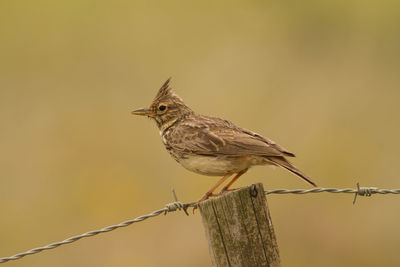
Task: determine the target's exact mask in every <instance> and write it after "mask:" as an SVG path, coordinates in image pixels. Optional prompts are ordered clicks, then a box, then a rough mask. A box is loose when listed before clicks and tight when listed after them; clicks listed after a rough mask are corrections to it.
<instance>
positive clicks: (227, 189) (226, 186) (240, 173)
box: [218, 169, 248, 195]
mask: <svg viewBox="0 0 400 267" xmlns="http://www.w3.org/2000/svg"><path fill="white" fill-rule="evenodd" d="M247 170H248V169H244V170H243V171H240V172H238V173H237V174H236V175H235V177H233V178H232V180H231V181H230V182H229V183H228V184H227V185H225V186H224V187H223V188H222V190H221V192H219V193H218V195H222V194H223V193H225V192H227V191H234V190H236V189H229V187H231V185H232V184H233V183H234V182H236V180H237V179H239V177H240V176H242V175H243V174H245V172H247Z"/></svg>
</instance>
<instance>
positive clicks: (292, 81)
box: [0, 0, 400, 267]
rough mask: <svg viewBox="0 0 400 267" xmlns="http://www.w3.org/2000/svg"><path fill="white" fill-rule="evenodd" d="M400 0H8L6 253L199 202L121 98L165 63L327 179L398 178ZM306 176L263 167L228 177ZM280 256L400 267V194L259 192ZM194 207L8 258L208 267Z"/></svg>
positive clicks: (144, 87)
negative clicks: (175, 197)
mask: <svg viewBox="0 0 400 267" xmlns="http://www.w3.org/2000/svg"><path fill="white" fill-rule="evenodd" d="M399 30H400V4H399V2H398V1H287V2H282V1H49V0H40V1H39V0H38V1H1V3H0V124H1V131H0V182H1V185H0V205H1V206H0V209H1V220H0V257H5V256H11V255H13V254H15V253H18V252H22V251H25V250H28V249H31V248H33V247H38V246H42V245H46V244H48V243H50V242H54V241H60V240H63V239H64V238H67V237H69V236H71V235H75V234H80V233H83V232H85V231H89V230H95V229H99V228H101V227H104V226H107V225H111V224H115V223H118V222H120V221H123V220H126V219H130V218H134V217H137V216H139V215H142V214H145V213H148V212H150V211H153V210H155V209H159V208H162V207H163V205H164V204H165V203H168V202H172V201H173V198H172V193H171V189H172V188H175V190H176V191H177V193H178V196H179V198H180V200H181V201H184V202H187V201H193V200H196V199H198V198H199V197H200V196H201V195H202V194H203V193H204V192H205V191H206V190H207V189H209V187H211V186H212V185H213V184H214V183H215V182H216V181H217V179H218V178H217V177H207V176H201V175H198V174H194V173H191V172H188V171H187V170H185V169H184V168H182V167H181V166H179V165H178V164H176V163H175V161H174V160H173V159H172V158H170V156H169V155H168V153H167V152H166V151H165V149H164V147H163V144H162V142H161V140H160V137H159V134H158V130H157V129H156V126H155V124H154V123H153V122H152V121H150V120H148V119H145V118H140V117H134V116H132V115H130V111H131V110H132V109H134V108H140V107H145V106H148V105H149V104H150V102H151V101H152V99H153V97H154V96H155V94H156V92H157V90H158V88H159V87H160V86H161V84H162V83H163V82H164V81H165V80H166V78H168V77H169V76H172V77H173V80H172V87H173V88H174V90H175V92H176V93H177V94H178V95H180V96H181V97H182V98H183V99H184V100H185V101H186V103H187V104H188V105H189V106H190V107H192V108H193V109H194V110H195V111H197V112H199V113H203V114H208V115H215V116H219V117H224V118H227V119H229V120H231V121H233V122H234V123H236V124H238V125H240V126H242V127H245V128H248V129H251V130H253V131H256V132H259V133H260V134H263V135H265V136H268V137H270V138H271V139H272V140H274V141H276V142H277V143H279V144H281V145H283V146H284V147H286V148H287V149H289V150H290V151H293V152H294V153H296V155H297V158H296V159H294V163H295V165H297V166H298V167H299V168H300V169H302V170H303V171H304V172H305V173H307V174H308V175H310V176H311V177H312V179H313V180H314V181H315V182H316V183H317V184H318V185H319V186H321V187H338V188H343V187H355V184H356V182H360V183H361V185H363V186H376V187H379V188H399V187H400V181H399V175H398V164H399V163H398V159H399V156H398V153H399V152H398V151H399V150H400V141H399V136H400V125H399V115H400V104H399V102H400V101H399V100H400V75H399V74H400V63H399V62H400V52H399V51H400V50H399V47H400V34H399V32H400V31H399ZM255 182H263V183H264V186H265V188H266V189H275V188H293V189H294V188H309V185H308V184H306V183H305V182H303V181H302V180H301V179H299V178H297V177H295V176H294V175H292V174H290V173H289V172H287V171H285V170H283V169H275V170H272V169H270V168H266V167H256V168H254V169H252V170H251V171H250V172H249V173H247V174H246V175H245V176H243V177H242V178H241V179H240V180H239V181H238V183H237V185H241V186H244V185H248V184H251V183H255ZM268 201H269V206H270V210H271V214H272V219H273V222H274V226H275V230H276V234H277V238H278V244H279V247H280V253H281V258H282V264H283V266H398V250H399V247H400V234H399V231H398V229H399V224H400V213H399V204H400V199H399V197H398V196H393V195H388V196H374V197H373V198H370V199H367V198H359V199H358V202H357V204H356V205H354V206H353V205H352V195H332V194H318V195H304V196H292V195H285V196H277V195H273V196H269V197H268ZM210 265H211V261H210V257H209V255H208V248H207V244H206V240H205V235H204V230H203V227H202V225H201V218H200V215H199V214H198V213H197V214H196V215H195V216H189V217H186V216H185V215H184V214H183V213H176V214H171V215H168V216H166V217H163V216H160V217H157V218H154V219H151V220H149V221H147V222H142V223H139V224H136V225H134V226H131V227H129V228H125V229H120V230H117V231H115V232H112V233H108V234H105V235H101V236H98V237H93V238H90V239H86V240H81V241H79V242H77V243H75V244H73V245H68V246H63V247H60V248H58V249H56V250H52V251H47V252H43V253H40V254H37V255H35V256H29V257H26V258H24V259H21V260H19V261H15V262H9V263H7V266H10V267H11V266H210Z"/></svg>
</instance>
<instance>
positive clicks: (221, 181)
mask: <svg viewBox="0 0 400 267" xmlns="http://www.w3.org/2000/svg"><path fill="white" fill-rule="evenodd" d="M231 176H232V174H227V175H225V176H224V177H222V178H221V179H220V180H219V181H218V182H217V183H216V184H215V185H214V186H213V187H211V188H210V190H208V191H207V193H205V194H204V196H203V197H202V198H200V199H199V200H198V201H197V203H200V202H202V201H204V200H206V199H208V198H209V197H211V196H213V192H214V191H215V189H217V187H218V186H220V185H221V184H222V183H223V182H225V180H226V179H228V178H229V177H231Z"/></svg>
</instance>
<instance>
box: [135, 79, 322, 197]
mask: <svg viewBox="0 0 400 267" xmlns="http://www.w3.org/2000/svg"><path fill="white" fill-rule="evenodd" d="M169 82H170V79H168V80H167V81H166V82H165V83H164V84H163V85H162V86H161V88H160V89H159V91H158V93H157V95H156V97H155V98H154V100H153V102H152V103H151V105H150V107H149V108H141V109H137V110H134V111H132V114H134V115H142V116H147V117H150V118H152V119H154V120H155V122H156V124H157V126H158V128H159V130H160V135H161V138H162V141H163V143H164V145H165V148H166V149H167V150H168V152H169V153H170V154H171V156H172V157H173V158H174V159H175V160H176V161H177V162H178V163H180V164H181V165H182V166H183V167H185V168H186V169H188V170H189V171H193V172H196V173H199V174H203V175H209V176H223V177H222V178H221V179H220V180H219V181H218V182H217V183H216V184H215V185H214V186H213V187H212V188H211V189H210V190H209V191H207V192H206V193H205V194H204V196H203V197H202V198H201V199H200V200H199V202H201V201H204V200H206V199H208V198H209V197H210V196H217V195H221V194H223V193H224V192H227V191H229V188H230V186H231V185H232V184H233V183H234V182H235V181H236V180H237V179H238V178H239V177H240V176H241V175H243V174H244V173H245V172H246V171H247V170H248V169H249V168H251V167H252V166H255V165H277V166H280V167H282V168H284V169H286V170H288V171H290V172H292V173H294V174H295V175H297V176H299V177H300V178H302V179H304V180H306V181H307V182H308V183H310V184H312V185H313V186H316V184H315V183H314V182H313V181H311V179H310V178H309V177H308V176H307V175H305V174H304V173H303V172H301V171H300V170H299V169H297V168H296V167H295V166H294V165H292V164H291V163H290V162H289V161H288V160H287V159H286V157H294V156H295V155H294V154H293V153H291V152H289V151H288V150H286V149H285V148H283V147H282V146H280V145H278V144H276V143H275V142H273V141H272V140H270V139H268V138H266V137H264V136H262V135H260V134H257V133H255V132H252V131H249V130H247V129H244V128H240V127H238V126H236V125H234V124H233V123H232V122H230V121H228V120H225V119H220V118H216V117H211V116H205V115H200V114H197V113H195V112H194V111H193V110H192V109H190V108H189V107H188V106H187V105H186V104H185V103H184V102H183V100H182V99H181V98H180V97H179V96H177V95H176V94H175V93H174V92H173V91H172V90H171V88H170V86H169ZM234 174H236V175H235V176H234V177H233V178H232V180H231V181H230V182H228V183H227V184H226V185H225V186H224V187H223V188H222V190H221V192H219V193H218V194H214V191H215V190H216V188H217V187H218V186H220V185H221V184H222V183H223V182H224V181H225V180H227V179H228V178H229V177H231V176H232V175H234Z"/></svg>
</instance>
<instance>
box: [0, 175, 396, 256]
mask: <svg viewBox="0 0 400 267" xmlns="http://www.w3.org/2000/svg"><path fill="white" fill-rule="evenodd" d="M322 192H328V193H351V194H355V195H354V200H353V203H355V201H356V198H357V196H358V195H360V196H368V197H369V196H372V195H373V194H400V189H390V190H389V189H378V188H376V187H360V185H359V184H358V183H357V189H352V188H344V189H337V188H312V189H295V190H287V189H275V190H266V191H264V193H265V195H269V194H298V195H303V194H308V193H322ZM172 193H173V196H174V200H175V202H173V203H169V204H167V205H166V206H165V208H163V209H159V210H156V211H153V212H152V213H149V214H146V215H142V216H140V217H137V218H135V219H132V220H128V221H125V222H122V223H119V224H116V225H111V226H108V227H105V228H103V229H100V230H95V231H90V232H87V233H84V234H81V235H77V236H73V237H70V238H67V239H65V240H64V241H60V242H55V243H52V244H49V245H47V246H43V247H38V248H34V249H31V250H28V251H26V252H22V253H18V254H15V255H14V256H11V257H4V258H0V263H5V262H8V261H12V260H18V259H21V258H23V257H25V256H28V255H32V254H36V253H39V252H42V251H44V250H49V249H54V248H57V247H59V246H62V245H66V244H70V243H73V242H76V241H78V240H80V239H82V238H87V237H92V236H95V235H98V234H103V233H107V232H111V231H114V230H115V229H118V228H122V227H126V226H129V225H131V224H133V223H137V222H141V221H144V220H146V219H149V218H152V217H156V216H158V215H160V214H162V213H164V215H166V214H167V213H169V212H174V211H177V210H183V211H184V212H185V213H186V215H189V213H188V212H187V209H188V208H190V207H194V206H196V205H197V202H190V203H186V204H183V203H182V202H180V201H179V200H178V197H177V196H176V193H175V190H174V189H173V190H172Z"/></svg>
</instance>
